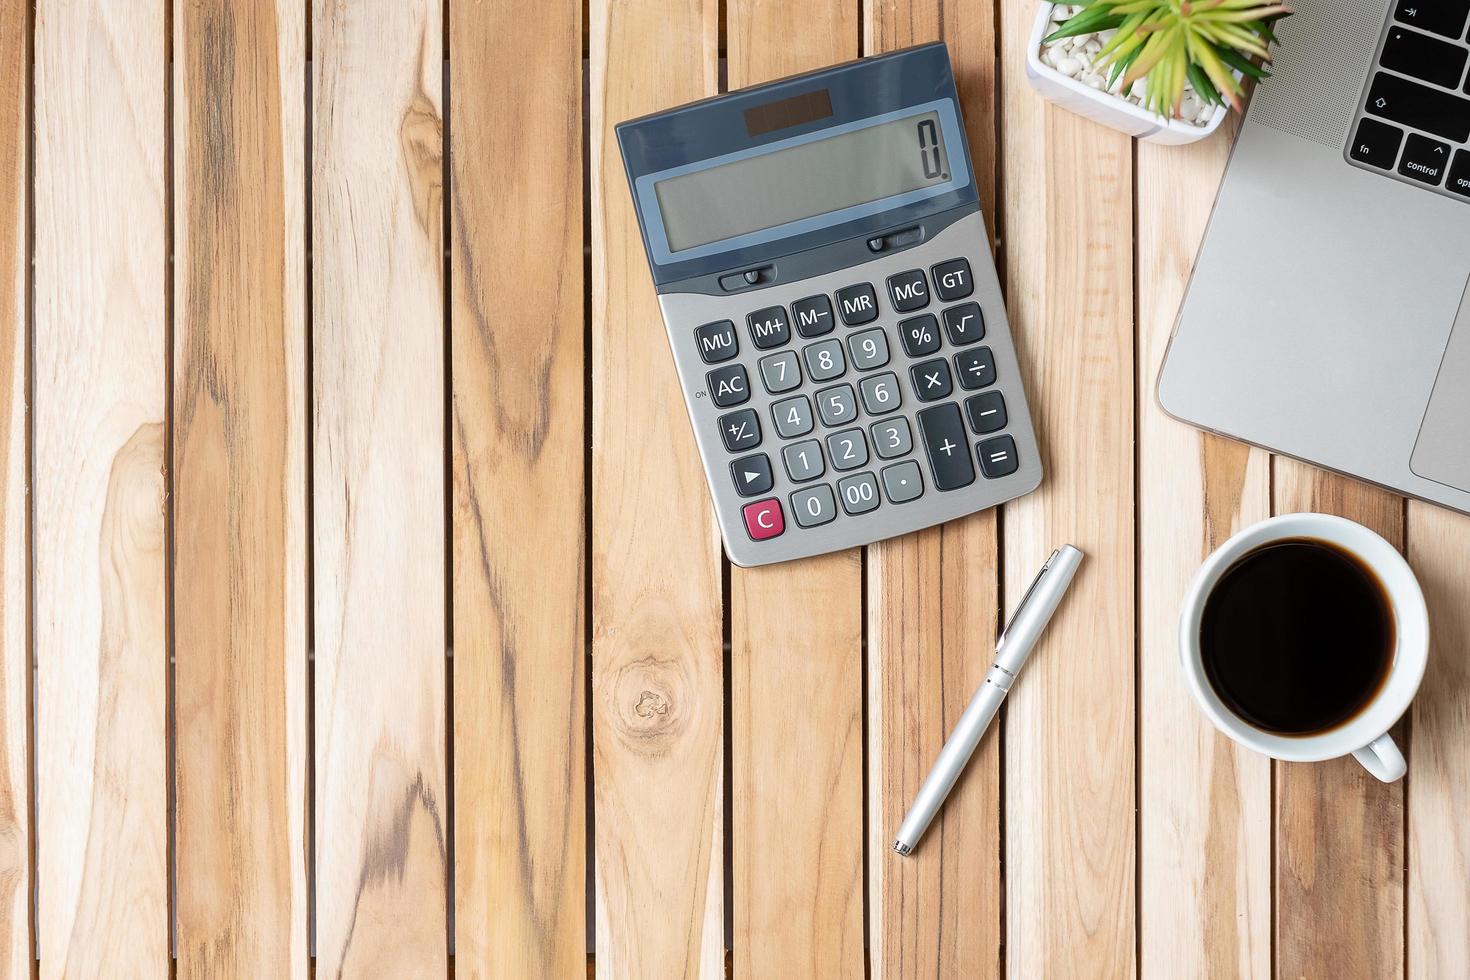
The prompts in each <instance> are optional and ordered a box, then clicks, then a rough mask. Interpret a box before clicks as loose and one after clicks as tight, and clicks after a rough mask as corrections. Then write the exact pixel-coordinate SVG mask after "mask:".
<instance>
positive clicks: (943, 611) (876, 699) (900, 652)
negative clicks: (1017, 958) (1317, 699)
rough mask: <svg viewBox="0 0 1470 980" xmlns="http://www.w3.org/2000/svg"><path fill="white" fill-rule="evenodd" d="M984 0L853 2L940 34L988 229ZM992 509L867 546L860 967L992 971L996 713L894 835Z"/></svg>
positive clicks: (970, 620)
mask: <svg viewBox="0 0 1470 980" xmlns="http://www.w3.org/2000/svg"><path fill="white" fill-rule="evenodd" d="M995 15H996V12H995V10H994V7H993V5H988V4H987V5H981V4H973V5H969V6H962V5H959V4H946V3H944V2H943V0H902V2H898V3H891V2H879V0H866V6H865V12H864V18H863V25H864V30H865V37H864V39H863V50H864V53H865V54H878V53H881V52H883V51H892V50H896V49H898V48H903V47H907V46H909V45H913V44H922V43H924V42H927V41H934V40H944V41H945V42H946V43H947V44H948V45H949V52H950V60H951V62H952V64H953V66H954V70H955V80H956V83H957V85H958V87H959V92H960V102H961V112H962V113H963V115H964V118H965V130H966V134H967V135H968V136H969V139H970V155H971V158H972V160H973V164H974V169H975V178H976V183H977V184H978V187H979V191H980V204H981V208H982V209H983V210H984V211H985V213H986V220H987V222H988V223H989V225H990V227H991V229H992V230H994V227H995V219H996V210H995V178H996V168H997V159H996V158H997V148H996V144H995V135H996V127H995V116H996V112H997V111H998V105H997V97H996V59H995V30H996V24H995ZM996 527H997V519H996V513H995V512H994V511H990V512H986V513H983V514H977V515H974V516H972V517H968V518H965V519H963V520H960V521H953V522H951V523H949V524H946V525H944V526H942V527H939V528H933V529H930V530H927V531H922V532H920V533H918V534H911V535H906V536H905V537H902V538H897V539H894V540H892V541H886V542H883V543H881V544H878V545H875V546H873V547H871V548H869V549H868V637H869V639H868V644H869V647H868V683H869V691H868V732H869V744H868V773H869V778H868V807H869V811H868V812H869V820H868V832H869V837H868V868H869V880H868V902H869V909H870V916H871V918H870V923H869V924H870V930H869V931H870V937H871V944H872V948H871V959H872V964H873V975H874V977H893V978H898V977H913V976H932V977H965V978H970V977H989V976H996V975H998V973H999V970H1000V964H1001V958H1000V947H1001V908H1002V897H1003V896H1002V884H1001V880H1002V879H1001V868H1000V799H1001V797H1000V745H1001V738H1000V732H999V726H997V730H996V731H995V732H994V733H992V734H990V735H989V736H988V737H986V739H985V740H984V741H983V742H982V743H981V746H980V749H979V750H978V751H977V752H976V754H975V756H974V758H973V759H972V760H971V761H970V765H969V769H968V771H967V772H966V774H965V778H964V779H963V780H962V781H961V782H960V783H959V784H958V785H957V786H956V787H955V789H954V791H953V792H952V793H951V794H950V796H949V799H948V800H947V801H946V802H945V805H944V810H943V811H942V812H941V814H940V817H939V820H938V821H937V822H936V823H935V825H934V827H933V828H932V829H931V830H930V831H929V833H928V835H927V836H926V837H925V839H924V843H923V845H922V846H921V847H919V848H917V849H916V850H915V852H914V853H913V854H912V855H911V856H909V857H902V858H901V857H899V856H898V855H896V854H895V853H894V852H893V847H892V844H893V835H894V832H895V831H896V830H897V829H898V825H899V823H901V822H902V820H903V816H904V813H905V811H906V810H907V809H908V806H909V804H910V803H911V802H912V801H913V797H914V794H915V793H916V792H918V789H919V785H920V784H921V783H922V782H923V779H924V776H925V774H926V773H927V772H928V769H929V766H930V765H931V764H932V763H933V761H934V757H935V756H936V755H938V753H939V748H940V746H941V745H943V744H944V739H945V737H946V736H948V734H949V732H950V730H951V729H952V728H953V727H954V724H955V722H956V721H957V720H958V719H959V716H960V713H961V712H963V711H964V708H965V705H966V704H967V703H968V702H969V700H970V697H971V695H972V694H973V693H974V691H975V688H976V687H977V686H979V684H980V683H981V682H982V681H983V680H984V677H985V671H986V670H987V669H988V668H989V666H990V662H989V660H987V659H986V654H987V651H988V650H989V644H990V643H991V642H992V641H993V640H994V638H995V636H996V633H997V622H996V620H997V613H998V610H999V606H1000V597H999V566H1000V561H999V552H998V541H997V535H996Z"/></svg>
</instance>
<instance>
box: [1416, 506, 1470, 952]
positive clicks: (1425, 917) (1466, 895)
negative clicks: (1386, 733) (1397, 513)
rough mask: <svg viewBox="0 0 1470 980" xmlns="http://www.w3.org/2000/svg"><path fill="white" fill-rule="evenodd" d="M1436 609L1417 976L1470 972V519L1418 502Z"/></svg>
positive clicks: (1419, 777) (1421, 759)
mask: <svg viewBox="0 0 1470 980" xmlns="http://www.w3.org/2000/svg"><path fill="white" fill-rule="evenodd" d="M1405 550H1406V551H1407V553H1408V556H1409V563H1410V564H1411V565H1412V566H1413V567H1414V573H1415V574H1416V575H1418V576H1419V582H1420V584H1421V585H1423V587H1424V598H1425V601H1426V602H1427V603H1428V604H1429V636H1430V643H1431V644H1432V646H1431V649H1430V651H1429V666H1428V669H1427V670H1426V671H1425V673H1424V684H1423V686H1422V687H1420V689H1419V696H1418V697H1417V698H1416V699H1415V700H1414V707H1413V722H1412V725H1411V729H1410V746H1411V750H1410V756H1411V757H1412V759H1413V763H1412V764H1411V765H1410V767H1409V772H1410V775H1409V781H1408V786H1407V787H1406V792H1407V793H1408V811H1409V812H1408V821H1409V826H1408V829H1407V831H1406V833H1407V834H1408V838H1409V863H1408V868H1409V870H1408V879H1409V883H1408V887H1409V895H1408V903H1409V905H1408V937H1407V938H1408V973H1409V976H1411V977H1415V978H1423V980H1432V978H1437V977H1454V976H1461V977H1463V976H1464V975H1465V971H1466V970H1470V930H1467V929H1466V928H1465V924H1466V923H1467V922H1470V821H1467V819H1466V814H1467V813H1470V783H1467V782H1466V780H1465V774H1466V773H1467V772H1470V658H1467V656H1466V651H1467V650H1470V517H1466V516H1465V515H1463V514H1455V513H1452V512H1450V511H1448V510H1444V509H1442V508H1439V507H1433V506H1431V505H1429V504H1423V503H1419V502H1417V501H1410V502H1409V514H1408V541H1407V547H1406V549H1405Z"/></svg>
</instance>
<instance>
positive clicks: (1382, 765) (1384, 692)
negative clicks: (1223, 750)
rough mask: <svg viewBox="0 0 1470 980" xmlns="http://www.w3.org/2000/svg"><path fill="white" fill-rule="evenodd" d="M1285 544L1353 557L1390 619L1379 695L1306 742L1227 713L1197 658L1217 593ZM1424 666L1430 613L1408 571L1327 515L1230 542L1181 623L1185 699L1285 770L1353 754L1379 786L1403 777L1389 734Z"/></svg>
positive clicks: (1365, 533)
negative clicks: (1370, 576)
mask: <svg viewBox="0 0 1470 980" xmlns="http://www.w3.org/2000/svg"><path fill="white" fill-rule="evenodd" d="M1285 538H1314V539H1317V540H1320V541H1326V542H1328V543H1329V544H1334V545H1336V546H1337V547H1339V548H1341V549H1343V550H1345V551H1347V552H1349V553H1351V554H1353V555H1355V556H1356V557H1357V558H1358V559H1359V560H1360V561H1362V563H1363V564H1364V565H1366V566H1367V567H1368V568H1369V569H1371V570H1372V571H1373V573H1374V574H1375V575H1376V576H1377V577H1378V580H1379V582H1381V583H1382V584H1383V588H1384V591H1385V592H1386V593H1387V594H1388V600H1389V605H1390V607H1391V610H1392V613H1393V618H1394V631H1393V636H1394V650H1393V659H1392V660H1391V662H1390V663H1389V668H1388V677H1387V679H1386V680H1385V681H1384V683H1383V684H1382V685H1381V686H1380V687H1379V689H1378V693H1377V694H1376V695H1374V697H1373V700H1372V701H1370V702H1368V704H1367V705H1366V706H1365V707H1363V708H1362V709H1360V710H1359V711H1358V713H1357V714H1355V715H1353V717H1352V718H1350V719H1348V720H1347V721H1346V722H1343V723H1342V724H1340V725H1338V726H1336V727H1334V728H1331V729H1328V730H1327V731H1323V732H1317V733H1315V734H1311V735H1278V734H1274V733H1272V732H1267V731H1263V730H1261V729H1259V728H1257V727H1256V726H1254V725H1252V724H1251V723H1250V722H1248V721H1246V720H1245V719H1243V718H1241V717H1240V716H1239V715H1237V714H1236V713H1235V712H1233V711H1231V710H1230V709H1229V708H1228V707H1226V706H1225V704H1224V702H1222V701H1221V700H1220V698H1219V696H1218V695H1216V694H1215V690H1214V688H1213V687H1212V686H1211V685H1210V682H1209V680H1208V678H1207V677H1206V676H1205V669H1204V661H1203V659H1202V657H1201V654H1200V620H1201V617H1202V616H1203V614H1204V609H1205V600H1207V599H1208V598H1209V596H1210V593H1211V592H1212V591H1213V590H1214V588H1215V585H1216V584H1217V583H1218V582H1219V581H1220V579H1221V577H1222V576H1224V574H1225V572H1226V571H1228V570H1229V569H1230V567H1231V566H1232V565H1234V564H1235V563H1236V562H1237V561H1239V560H1240V559H1241V558H1242V557H1244V556H1245V555H1246V554H1248V553H1250V552H1252V551H1255V550H1256V549H1257V548H1259V547H1261V546H1262V545H1265V544H1269V543H1270V542H1272V541H1280V540H1282V539H1285ZM1428 659H1429V612H1428V610H1427V609H1426V608H1425V606H1424V593H1423V592H1422V591H1421V590H1420V588H1419V581H1418V580H1417V579H1416V578H1415V577H1414V573H1413V571H1412V570H1411V569H1410V568H1409V563H1408V562H1406V561H1404V559H1403V556H1402V555H1400V554H1399V553H1398V551H1397V550H1396V549H1395V548H1394V547H1393V545H1391V544H1389V543H1388V542H1387V541H1385V540H1383V538H1381V537H1379V536H1378V535H1377V534H1374V533H1373V532H1372V531H1370V530H1368V529H1367V528H1366V527H1364V526H1363V525H1361V524H1355V523H1353V522H1352V521H1349V520H1345V519H1343V518H1341V517H1332V516H1330V515H1327V514H1286V515H1283V516H1281V517H1273V518H1271V519H1270V520H1266V521H1261V522H1260V523H1259V524H1253V525H1251V526H1250V527H1248V528H1246V529H1245V530H1243V531H1241V532H1239V533H1238V534H1236V535H1235V536H1234V537H1232V538H1231V539H1230V540H1229V541H1226V542H1225V543H1224V544H1223V545H1221V546H1220V547H1219V548H1217V549H1216V550H1215V552H1214V554H1212V555H1210V557H1209V558H1207V559H1205V563H1204V565H1203V566H1202V567H1201V568H1200V570H1199V572H1198V573H1197V574H1196V575H1195V577H1194V581H1193V582H1192V583H1191V584H1190V587H1189V594H1188V596H1187V597H1186V598H1185V600H1184V611H1183V612H1182V613H1181V614H1180V617H1179V663H1180V666H1181V667H1182V668H1183V669H1184V677H1185V680H1187V681H1188V683H1189V690H1190V693H1192V694H1193V695H1194V699H1195V701H1196V702H1198V703H1199V706H1200V709H1201V710H1202V711H1204V713H1205V715H1206V716H1207V717H1208V718H1209V719H1210V721H1212V722H1214V724H1215V727H1216V728H1218V729H1220V731H1222V732H1224V733H1225V734H1226V735H1229V736H1230V737H1231V738H1233V739H1235V741H1237V742H1239V743H1240V744H1241V745H1244V746H1246V747H1247V748H1252V749H1255V750H1256V751H1257V752H1263V753H1265V754H1266V755H1269V756H1271V757H1272V758H1275V759H1284V760H1286V761H1288V762H1320V761H1322V760H1323V759H1335V758H1337V757H1338V756H1343V755H1347V754H1348V753H1352V755H1353V757H1354V758H1356V759H1357V760H1358V761H1359V762H1360V763H1362V764H1363V768H1364V769H1367V770H1368V771H1369V772H1370V773H1372V774H1373V775H1374V776H1376V777H1378V778H1379V779H1381V780H1383V781H1384V782H1385V783H1391V782H1393V781H1394V780H1396V779H1399V778H1400V777H1402V776H1403V775H1404V773H1405V772H1407V771H1408V764H1407V763H1406V762H1405V761H1404V756H1403V753H1402V752H1400V751H1399V748H1398V746H1397V745H1395V744H1394V741H1393V737H1392V736H1391V735H1389V734H1388V730H1389V729H1390V728H1392V727H1393V725H1394V723H1395V722H1396V721H1398V720H1399V718H1400V717H1401V716H1402V715H1403V713H1404V712H1405V711H1407V710H1408V708H1409V702H1411V701H1413V700H1414V694H1415V692H1417V691H1418V690H1419V682H1420V681H1421V680H1422V679H1423V678H1424V665H1425V663H1426V662H1427V661H1428Z"/></svg>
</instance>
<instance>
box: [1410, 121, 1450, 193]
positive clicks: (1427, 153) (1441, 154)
mask: <svg viewBox="0 0 1470 980" xmlns="http://www.w3.org/2000/svg"><path fill="white" fill-rule="evenodd" d="M1449 165H1450V148H1449V146H1448V145H1446V144H1444V143H1441V142H1440V141H1439V140H1432V139H1430V138H1429V137H1427V136H1420V135H1419V134H1418V133H1410V134H1409V138H1408V140H1407V141H1405V143H1404V155H1403V158H1402V159H1401V160H1399V173H1401V174H1403V175H1404V176H1405V177H1413V178H1414V179H1415V180H1421V181H1423V182H1424V183H1426V184H1433V185H1435V186H1439V184H1440V183H1441V182H1442V181H1443V180H1444V172H1445V170H1447V169H1448V168H1449Z"/></svg>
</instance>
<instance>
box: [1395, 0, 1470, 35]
mask: <svg viewBox="0 0 1470 980" xmlns="http://www.w3.org/2000/svg"><path fill="white" fill-rule="evenodd" d="M1393 16H1394V19H1395V20H1397V21H1398V22H1399V23H1400V24H1410V25H1412V26H1414V27H1418V28H1420V29H1422V30H1426V31H1433V32H1434V33H1436V34H1442V35H1444V36H1445V37H1448V38H1454V39H1456V40H1458V39H1459V38H1461V37H1463V36H1464V35H1465V20H1466V18H1467V17H1470V0H1399V2H1398V6H1397V8H1396V9H1395V10H1394V14H1393Z"/></svg>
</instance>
